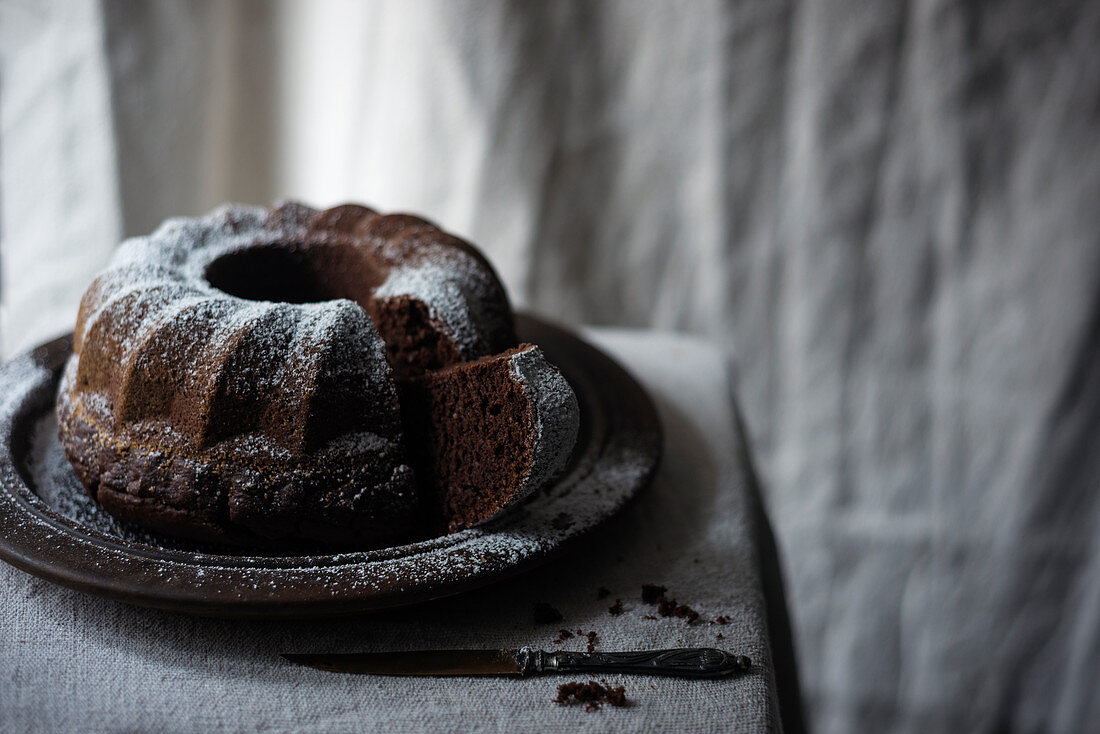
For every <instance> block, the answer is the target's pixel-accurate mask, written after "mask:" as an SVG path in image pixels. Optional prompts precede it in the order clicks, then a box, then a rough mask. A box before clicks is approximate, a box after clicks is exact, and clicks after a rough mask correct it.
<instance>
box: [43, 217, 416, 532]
mask: <svg viewBox="0 0 1100 734" xmlns="http://www.w3.org/2000/svg"><path fill="white" fill-rule="evenodd" d="M266 219H267V211H266V210H264V209H247V208H226V209H222V210H219V211H217V212H215V213H214V214H212V215H210V216H209V217H206V218H204V219H201V220H172V221H169V222H168V223H166V224H165V225H163V226H162V227H161V228H160V229H159V230H158V231H157V232H156V233H154V234H153V235H151V236H150V237H148V238H137V239H134V240H130V241H128V242H127V243H124V245H123V246H122V249H121V250H120V252H119V255H118V257H117V258H116V260H115V263H114V265H113V266H112V267H111V268H110V269H108V270H107V271H106V272H105V273H103V274H102V275H101V276H100V277H99V278H97V279H96V281H95V282H94V283H93V284H92V286H91V287H90V288H89V289H88V291H87V293H86V294H85V297H84V299H83V301H82V303H81V308H80V312H79V316H78V320H77V325H76V331H75V338H74V356H73V358H72V361H71V363H70V365H69V366H68V368H67V369H66V370H65V373H64V375H63V378H62V385H61V390H60V393H59V404H58V408H59V417H60V425H61V428H60V431H61V440H62V444H63V445H64V447H65V449H66V452H67V453H68V455H69V457H70V460H71V461H72V463H73V464H74V466H75V467H76V469H77V471H78V473H79V474H80V476H81V479H82V480H83V481H84V483H85V485H86V486H87V487H88V488H89V490H90V491H91V492H92V493H93V494H94V495H95V496H96V497H97V499H98V500H99V501H100V503H101V504H103V505H104V506H105V507H106V508H107V509H108V510H111V511H113V512H115V513H116V514H120V515H122V516H124V517H127V518H130V519H135V520H137V521H139V522H141V523H143V524H146V525H148V526H151V527H154V528H158V529H163V530H165V531H166V532H173V533H175V534H184V535H190V536H192V537H200V538H204V539H215V540H236V541H242V542H257V541H259V540H262V539H263V538H273V539H277V538H283V537H297V538H307V539H317V540H323V541H327V542H333V541H344V542H372V543H377V542H385V541H386V540H388V539H390V538H396V537H401V536H403V535H407V534H408V533H409V532H410V531H411V529H412V528H413V527H414V525H415V523H416V521H417V514H418V511H419V508H418V505H417V497H416V493H415V489H414V485H413V482H412V473H411V470H410V469H409V467H408V465H407V464H406V463H405V461H404V454H403V450H402V447H401V445H400V434H399V431H400V421H399V411H398V406H397V396H396V392H395V389H394V387H393V381H392V377H391V374H390V369H389V367H388V365H387V362H386V359H385V352H384V349H385V346H384V342H383V341H382V338H381V336H380V335H379V333H378V331H377V329H376V328H375V327H374V325H373V323H372V322H371V320H370V319H369V318H368V316H367V315H366V314H365V313H364V311H363V310H362V309H361V308H360V307H359V306H357V305H356V304H354V303H352V302H350V301H347V300H332V301H326V302H322V303H303V304H284V303H272V302H254V301H247V300H243V299H240V298H235V297H232V296H230V295H227V294H226V293H224V292H222V291H219V290H217V289H215V288H213V287H212V286H210V285H209V284H208V283H206V281H205V279H203V278H201V277H196V276H197V274H198V272H200V271H201V269H202V268H204V267H205V266H206V265H208V264H209V263H210V262H212V261H213V260H214V259H216V258H217V257H218V256H220V255H221V254H223V253H225V252H230V251H233V250H234V249H236V248H247V247H255V246H257V245H260V246H262V245H264V244H265V243H266V242H269V241H270V242H271V243H274V242H276V241H281V240H282V238H283V237H285V233H283V232H278V231H272V230H269V229H267V228H265V226H264V222H265V221H266Z"/></svg>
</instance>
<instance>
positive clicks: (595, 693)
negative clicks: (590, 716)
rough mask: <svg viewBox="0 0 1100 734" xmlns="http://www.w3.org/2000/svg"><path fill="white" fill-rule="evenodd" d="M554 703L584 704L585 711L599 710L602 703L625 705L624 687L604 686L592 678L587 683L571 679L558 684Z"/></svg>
mask: <svg viewBox="0 0 1100 734" xmlns="http://www.w3.org/2000/svg"><path fill="white" fill-rule="evenodd" d="M554 703H558V704H562V705H569V704H573V703H583V704H585V707H584V710H585V711H589V712H591V711H599V709H600V706H601V705H602V704H605V703H607V704H610V705H612V706H626V705H627V700H626V688H625V687H624V686H617V687H614V688H613V687H611V686H604V685H601V684H599V683H597V682H596V681H594V680H590V681H588V682H587V683H581V682H579V681H573V682H571V683H562V684H561V685H560V686H558V697H557V698H555V699H554Z"/></svg>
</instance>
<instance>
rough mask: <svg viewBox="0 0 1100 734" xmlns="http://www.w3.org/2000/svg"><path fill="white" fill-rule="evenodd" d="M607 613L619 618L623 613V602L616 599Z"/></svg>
mask: <svg viewBox="0 0 1100 734" xmlns="http://www.w3.org/2000/svg"><path fill="white" fill-rule="evenodd" d="M607 613H608V614H610V615H611V616H613V617H617V616H619V615H620V614H622V613H623V600H622V599H616V600H615V603H614V604H612V605H611V606H609V607H608V608H607Z"/></svg>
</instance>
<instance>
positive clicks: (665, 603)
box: [657, 596, 699, 624]
mask: <svg viewBox="0 0 1100 734" xmlns="http://www.w3.org/2000/svg"><path fill="white" fill-rule="evenodd" d="M657 614H660V615H661V616H662V617H679V618H680V619H686V620H687V623H688V624H691V623H692V622H694V621H695V620H697V619H699V612H697V611H695V610H694V609H692V608H691V607H689V606H688V605H687V604H678V603H677V602H676V600H675V599H669V598H668V597H665V596H661V597H658V598H657Z"/></svg>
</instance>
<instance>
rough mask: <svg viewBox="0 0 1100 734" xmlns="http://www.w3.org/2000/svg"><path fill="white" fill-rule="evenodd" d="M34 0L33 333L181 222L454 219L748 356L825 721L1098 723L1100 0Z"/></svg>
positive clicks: (29, 90) (19, 235)
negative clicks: (265, 208) (233, 212)
mask: <svg viewBox="0 0 1100 734" xmlns="http://www.w3.org/2000/svg"><path fill="white" fill-rule="evenodd" d="M0 2H2V4H0V42H2V48H0V59H2V68H0V118H2V136H0V168H2V175H3V178H2V181H0V205H2V206H0V217H2V219H0V226H2V231H3V241H2V251H0V258H2V260H0V266H2V269H3V280H2V290H0V297H2V300H3V322H2V328H3V331H2V338H3V343H4V347H5V349H6V350H8V352H9V353H10V351H11V350H13V349H15V348H17V347H20V346H24V345H27V344H30V343H33V342H35V341H36V340H38V339H40V338H41V337H42V336H43V335H44V334H45V333H46V332H48V331H50V330H53V331H61V330H63V329H65V328H66V327H67V325H68V324H69V323H70V322H71V320H72V318H73V314H74V312H75V311H74V309H75V304H76V302H77V300H78V299H79V296H80V293H81V292H82V290H83V288H84V286H85V285H86V284H87V282H88V280H89V279H90V278H91V276H92V274H93V272H94V270H95V269H96V267H98V266H99V264H101V263H102V262H103V261H104V260H105V258H107V257H108V256H109V254H110V250H111V248H112V246H113V245H114V243H115V242H116V241H117V240H118V239H119V238H120V237H121V236H123V235H133V234H140V233H144V232H148V231H149V230H151V229H152V228H153V227H154V226H155V225H156V224H157V223H158V222H159V221H160V220H161V219H163V218H164V217H166V216H170V215H179V214H196V213H199V212H202V211H204V210H206V209H209V208H211V207H212V206H214V205H216V204H218V203H220V202H222V201H225V200H237V201H245V202H250V203H265V202H270V201H273V200H275V199H277V198H281V197H294V198H300V199H304V200H306V201H309V202H311V203H314V204H317V205H329V204H334V203H337V202H340V201H347V200H354V201H364V202H367V203H370V204H372V205H374V206H377V207H380V208H382V209H387V210H392V209H404V210H412V211H416V212H420V213H423V214H425V215H427V216H429V217H430V218H432V219H434V220H436V221H438V222H439V223H440V224H441V225H443V226H445V227H446V228H448V229H451V230H453V231H455V232H458V233H460V234H463V235H465V236H467V237H468V238H470V239H472V240H473V241H475V242H477V243H478V244H479V245H481V246H482V247H483V248H484V249H485V250H486V251H487V252H488V254H489V256H490V258H491V259H492V260H493V262H494V263H495V264H496V265H497V266H498V268H499V270H500V272H501V274H502V275H503V277H504V279H505V281H506V282H507V284H508V286H509V287H510V289H511V292H512V293H513V295H514V296H515V300H517V301H518V302H519V303H521V304H527V305H529V306H531V307H532V308H534V309H536V310H539V311H542V312H543V313H545V314H548V315H550V316H553V317H556V318H558V319H561V320H565V321H568V322H589V323H614V324H621V325H637V326H648V327H656V328H660V329H681V330H689V331H693V332H699V333H704V334H709V335H711V336H712V337H713V338H714V339H716V340H718V341H720V342H721V343H722V344H724V345H726V346H727V347H729V349H730V350H731V354H732V355H733V357H734V359H735V362H736V364H737V367H738V370H739V397H740V400H741V402H742V404H743V406H744V408H745V411H746V415H747V420H748V423H749V429H750V432H751V433H752V435H753V438H754V442H755V448H756V451H757V453H758V457H759V460H760V462H761V469H762V474H763V476H764V479H765V483H766V484H767V487H768V497H767V501H768V505H769V509H770V511H771V514H772V517H773V521H774V522H775V524H776V526H777V533H778V536H779V542H780V546H781V553H782V555H783V558H784V561H785V566H786V572H787V576H788V584H789V586H790V603H791V606H792V610H791V611H792V614H793V616H794V620H795V624H796V630H795V633H796V644H797V647H798V652H799V655H800V663H801V674H802V678H803V684H804V688H805V693H806V699H807V704H808V707H809V714H810V719H811V721H812V722H813V723H814V725H815V728H816V729H818V730H820V731H837V732H845V731H851V730H853V729H856V728H860V729H866V730H884V729H890V730H898V731H909V730H913V731H918V730H919V731H959V730H973V729H977V730H994V729H996V730H1017V729H1019V730H1034V729H1046V730H1052V731H1080V730H1085V729H1088V728H1089V727H1090V726H1092V725H1094V723H1093V722H1095V721H1097V720H1098V719H1100V698H1097V697H1096V695H1095V694H1096V686H1097V681H1100V547H1098V544H1100V504H1098V502H1100V499H1098V497H1100V492H1098V490H1100V438H1098V437H1100V355H1098V350H1100V234H1098V233H1100V52H1098V51H1097V49H1098V48H1100V4H1097V3H1070V2H1056V3H1030V2H1005V3H972V2H951V1H949V0H928V1H927V2H916V1H914V2H900V1H898V2H894V1H890V2H879V1H875V0H868V1H867V2H859V3H853V2H849V1H847V0H822V1H820V2H814V3H793V2H776V1H774V0H759V1H753V0H738V1H729V2H721V1H719V0H695V1H693V2H686V1H685V2H672V1H671V0H669V1H661V0H651V1H649V2H638V1H628V0H622V1H621V2H580V1H578V2H553V3H551V2H545V3H535V2H524V3H504V2H475V1H474V0H439V1H438V2H427V1H420V0H405V1H398V0H395V1H394V2H378V3H350V2H334V1H326V2H279V3H267V2H212V1H211V2H185V3H180V2H147V3H131V2H122V1H121V0H101V1H98V2H97V1H94V0H68V1H62V0H54V1H51V2H31V1H30V0H27V1H26V2H19V1H18V0H0ZM685 369H690V365H685Z"/></svg>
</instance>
